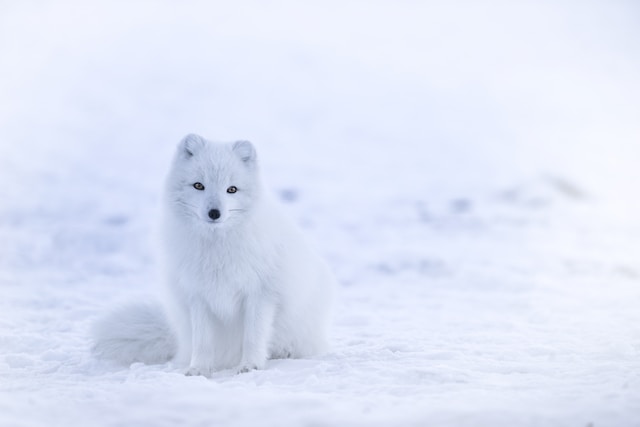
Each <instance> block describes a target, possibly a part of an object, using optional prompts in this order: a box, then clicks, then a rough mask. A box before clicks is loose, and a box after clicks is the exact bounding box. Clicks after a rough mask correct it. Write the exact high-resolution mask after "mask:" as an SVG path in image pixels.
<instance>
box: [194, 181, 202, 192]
mask: <svg viewBox="0 0 640 427" xmlns="http://www.w3.org/2000/svg"><path fill="white" fill-rule="evenodd" d="M193 188H195V189H196V190H200V191H202V190H204V185H202V184H201V183H199V182H196V183H195V184H193Z"/></svg>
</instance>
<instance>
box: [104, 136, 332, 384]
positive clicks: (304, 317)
mask: <svg viewBox="0 0 640 427" xmlns="http://www.w3.org/2000/svg"><path fill="white" fill-rule="evenodd" d="M164 249H165V250H164V255H165V257H164V266H165V268H166V273H167V285H168V286H167V288H168V291H169V292H168V293H167V298H165V300H166V301H165V302H166V304H165V306H166V307H165V308H166V311H165V310H163V309H162V307H161V306H160V305H149V304H138V305H132V306H129V307H125V308H122V309H121V310H119V311H116V312H114V313H112V314H110V315H109V316H107V317H106V318H104V319H102V320H101V321H99V322H98V323H97V324H96V325H95V328H94V347H93V350H94V353H95V354H97V355H98V356H102V357H105V358H110V359H114V360H116V361H118V362H121V363H125V364H130V363H132V362H136V361H138V362H144V363H162V362H166V361H168V360H170V359H174V360H175V362H176V363H177V364H178V365H179V366H183V367H185V368H186V371H185V373H186V374H187V375H204V376H210V375H211V374H212V372H214V371H217V370H221V369H227V368H233V369H235V370H236V371H237V372H246V371H249V370H252V369H261V368H263V367H264V366H265V363H266V361H267V359H269V358H286V357H295V358H298V357H308V356H312V355H316V354H319V353H321V352H323V351H325V350H326V349H327V327H328V325H327V323H328V318H329V311H330V305H331V304H330V302H331V296H332V291H333V288H334V286H335V284H334V279H333V277H332V275H331V273H330V272H329V269H328V268H327V266H326V265H325V264H324V262H323V261H322V260H321V259H320V258H319V257H318V256H317V255H316V254H315V253H314V252H313V251H312V250H311V249H310V248H309V246H307V245H306V244H305V242H304V240H303V239H302V236H301V233H300V232H299V231H298V230H297V228H296V227H295V226H294V225H293V224H292V223H290V222H289V221H288V220H287V218H286V217H285V216H284V215H283V214H282V213H281V212H280V211H279V209H278V206H277V204H276V203H275V201H273V200H272V199H271V198H270V197H269V196H268V194H266V192H265V191H264V190H263V188H262V184H261V180H260V177H259V173H258V163H257V158H256V152H255V149H254V147H253V145H252V144H251V143H249V142H247V141H238V142H235V143H230V144H221V143H213V142H210V141H207V140H205V139H204V138H202V137H200V136H198V135H187V136H186V137H185V138H184V139H183V140H182V141H181V142H180V144H179V146H178V150H177V152H176V154H175V158H174V160H173V165H172V167H171V171H170V173H169V176H168V179H167V185H166V193H165V207H164ZM165 313H166V316H165Z"/></svg>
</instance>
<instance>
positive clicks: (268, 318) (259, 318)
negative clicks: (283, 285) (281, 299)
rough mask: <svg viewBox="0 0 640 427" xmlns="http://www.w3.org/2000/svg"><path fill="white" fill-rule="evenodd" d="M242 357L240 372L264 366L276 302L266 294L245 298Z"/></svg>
mask: <svg viewBox="0 0 640 427" xmlns="http://www.w3.org/2000/svg"><path fill="white" fill-rule="evenodd" d="M244 308H245V312H244V331H243V340H242V358H241V360H240V364H239V365H238V366H237V368H236V371H237V372H238V373H244V372H249V371H251V370H254V369H262V368H264V366H265V364H266V362H267V357H268V351H269V342H270V340H271V336H272V334H273V320H274V317H275V312H276V303H275V301H273V300H272V299H271V298H267V297H265V296H264V295H254V296H250V297H247V299H246V300H245V307H244Z"/></svg>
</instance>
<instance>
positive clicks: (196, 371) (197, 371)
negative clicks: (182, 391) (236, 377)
mask: <svg viewBox="0 0 640 427" xmlns="http://www.w3.org/2000/svg"><path fill="white" fill-rule="evenodd" d="M184 374H185V375H186V376H188V377H198V376H200V377H206V378H210V377H211V369H210V368H204V367H198V366H189V368H188V369H187V370H186V371H185V372H184Z"/></svg>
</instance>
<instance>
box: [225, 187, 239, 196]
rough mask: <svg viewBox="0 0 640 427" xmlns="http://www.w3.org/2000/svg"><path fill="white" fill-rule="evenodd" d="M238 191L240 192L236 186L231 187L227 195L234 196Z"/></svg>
mask: <svg viewBox="0 0 640 427" xmlns="http://www.w3.org/2000/svg"><path fill="white" fill-rule="evenodd" d="M236 191H238V187H236V186H235V185H232V186H231V187H229V188H227V193H229V194H233V193H235V192H236Z"/></svg>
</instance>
